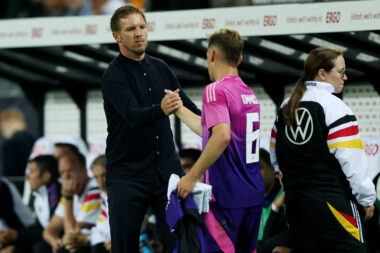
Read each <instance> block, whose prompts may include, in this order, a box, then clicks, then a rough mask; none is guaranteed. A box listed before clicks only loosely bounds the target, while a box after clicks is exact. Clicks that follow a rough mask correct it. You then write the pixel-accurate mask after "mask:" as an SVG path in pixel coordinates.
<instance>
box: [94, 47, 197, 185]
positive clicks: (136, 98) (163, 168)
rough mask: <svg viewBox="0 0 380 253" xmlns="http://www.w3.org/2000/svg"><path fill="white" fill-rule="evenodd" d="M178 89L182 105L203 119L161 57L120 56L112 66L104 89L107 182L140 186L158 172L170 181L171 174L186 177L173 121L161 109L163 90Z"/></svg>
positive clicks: (106, 74) (106, 75)
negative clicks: (126, 182)
mask: <svg viewBox="0 0 380 253" xmlns="http://www.w3.org/2000/svg"><path fill="white" fill-rule="evenodd" d="M177 88H179V89H180V90H181V92H180V96H181V99H182V101H183V104H184V105H185V106H186V107H187V108H189V109H190V110H191V111H193V112H195V113H197V114H198V115H200V111H199V110H198V109H197V107H196V106H195V105H194V103H193V102H192V101H191V100H190V99H189V98H188V97H187V96H186V94H185V93H184V92H183V90H182V88H181V86H180V84H179V83H178V81H177V79H176V77H175V76H174V74H173V73H172V72H171V70H170V69H169V67H168V66H167V64H166V63H165V62H164V61H162V60H161V59H158V58H155V57H152V56H149V55H147V54H146V55H145V57H144V59H143V60H142V61H133V60H131V59H128V58H126V57H124V56H123V55H122V54H119V55H118V56H117V57H116V58H115V59H114V60H113V61H112V62H111V63H110V65H109V67H108V69H107V70H106V71H105V73H104V75H103V79H102V87H101V90H102V93H103V99H104V111H105V114H106V118H107V125H108V128H107V131H108V136H107V148H106V156H107V178H114V179H117V178H121V179H129V180H131V179H133V180H137V181H141V182H142V181H144V178H146V177H150V175H151V174H150V173H151V172H152V170H153V169H157V170H158V172H159V174H160V175H161V178H162V179H163V180H164V181H165V182H167V181H168V179H169V176H170V175H171V174H172V173H176V174H178V175H182V174H183V169H182V167H181V163H180V159H179V156H178V154H177V152H176V151H175V147H174V142H173V133H172V131H171V129H170V121H169V117H168V116H166V115H165V114H164V112H163V111H162V109H161V100H162V98H163V97H164V96H165V92H164V89H170V90H173V91H174V90H176V89H177Z"/></svg>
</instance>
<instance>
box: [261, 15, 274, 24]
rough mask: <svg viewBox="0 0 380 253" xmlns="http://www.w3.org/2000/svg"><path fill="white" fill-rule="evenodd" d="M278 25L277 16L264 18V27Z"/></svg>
mask: <svg viewBox="0 0 380 253" xmlns="http://www.w3.org/2000/svg"><path fill="white" fill-rule="evenodd" d="M276 24H277V15H265V16H264V22H263V25H264V26H276Z"/></svg>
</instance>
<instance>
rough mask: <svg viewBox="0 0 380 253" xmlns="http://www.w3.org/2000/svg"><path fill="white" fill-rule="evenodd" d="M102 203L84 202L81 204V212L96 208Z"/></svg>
mask: <svg viewBox="0 0 380 253" xmlns="http://www.w3.org/2000/svg"><path fill="white" fill-rule="evenodd" d="M101 205H102V203H100V202H99V203H92V204H84V205H83V206H82V208H81V209H80V210H81V211H82V212H85V213H87V212H90V211H92V210H96V209H99V208H100V206H101Z"/></svg>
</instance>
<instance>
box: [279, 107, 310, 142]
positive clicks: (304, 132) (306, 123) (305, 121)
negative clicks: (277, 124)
mask: <svg viewBox="0 0 380 253" xmlns="http://www.w3.org/2000/svg"><path fill="white" fill-rule="evenodd" d="M285 135H286V137H287V138H288V140H289V141H290V142H291V143H293V144H295V145H303V144H305V143H307V142H308V141H309V140H310V138H311V136H312V135H313V118H312V117H311V114H310V112H309V110H307V109H306V108H304V107H300V108H298V109H297V112H296V126H291V127H288V126H285Z"/></svg>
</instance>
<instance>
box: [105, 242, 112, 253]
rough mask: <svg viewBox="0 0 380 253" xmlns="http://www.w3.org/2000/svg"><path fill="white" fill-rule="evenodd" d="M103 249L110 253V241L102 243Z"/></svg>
mask: <svg viewBox="0 0 380 253" xmlns="http://www.w3.org/2000/svg"><path fill="white" fill-rule="evenodd" d="M104 248H105V249H106V250H107V251H108V252H111V240H109V241H107V242H105V243H104Z"/></svg>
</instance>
